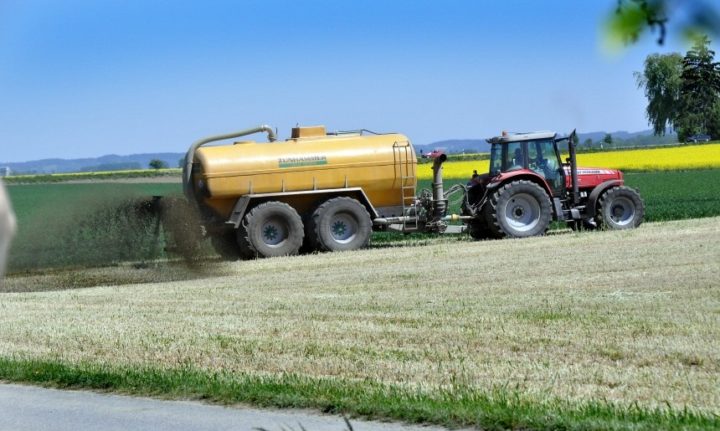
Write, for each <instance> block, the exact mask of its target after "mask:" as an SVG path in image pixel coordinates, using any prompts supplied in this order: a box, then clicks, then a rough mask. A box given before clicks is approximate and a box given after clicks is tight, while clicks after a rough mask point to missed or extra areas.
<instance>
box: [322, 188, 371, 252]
mask: <svg viewBox="0 0 720 431" xmlns="http://www.w3.org/2000/svg"><path fill="white" fill-rule="evenodd" d="M308 234H309V240H310V244H311V246H312V247H313V248H315V249H316V250H319V251H347V250H357V249H360V248H364V247H366V246H367V245H368V243H369V242H370V235H371V234H372V220H371V219H370V214H368V212H367V210H366V209H365V206H363V205H362V204H361V203H360V202H358V201H357V200H355V199H353V198H349V197H338V198H332V199H329V200H327V201H325V202H324V203H323V204H322V205H320V206H319V207H317V208H316V209H315V211H314V212H313V214H312V217H311V218H310V223H309V226H308Z"/></svg>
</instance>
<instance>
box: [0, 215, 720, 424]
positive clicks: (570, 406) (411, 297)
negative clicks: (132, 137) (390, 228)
mask: <svg viewBox="0 0 720 431" xmlns="http://www.w3.org/2000/svg"><path fill="white" fill-rule="evenodd" d="M719 227H720V218H706V219H699V220H698V219H696V220H686V221H676V222H663V223H655V224H645V225H643V226H642V227H641V228H640V229H638V230H634V231H615V232H590V233H587V232H586V233H579V234H577V233H570V232H566V233H558V234H553V235H549V236H547V237H543V238H532V239H528V240H515V241H513V240H508V241H484V242H473V241H468V240H467V239H458V238H452V237H446V238H444V239H440V240H437V241H435V242H432V243H430V244H423V245H420V244H418V243H402V244H387V245H386V246H385V247H382V248H375V249H369V250H363V251H357V252H351V253H334V254H324V255H308V256H300V257H293V258H277V259H268V260H258V261H247V262H241V263H238V264H236V263H213V262H208V263H207V264H206V265H204V266H201V267H196V268H194V269H187V268H183V267H176V266H170V267H167V266H162V267H160V268H141V269H136V268H133V267H130V266H119V267H110V268H100V269H92V270H75V271H66V272H62V271H61V272H56V273H48V274H45V275H43V276H38V275H30V276H15V277H11V278H10V279H8V280H7V282H6V289H7V290H20V291H21V290H33V289H42V288H43V287H48V286H52V285H53V284H57V285H63V284H66V283H67V282H68V281H69V280H76V281H77V280H82V279H83V278H88V279H89V280H90V285H93V284H92V280H96V279H102V278H104V279H115V280H119V281H120V280H128V281H126V282H119V283H117V284H113V285H109V286H106V287H95V288H90V289H79V290H78V289H74V290H61V291H46V292H24V293H5V294H3V295H1V296H0V307H1V308H2V313H1V314H0V358H1V359H0V380H11V381H31V382H39V383H42V384H50V385H55V386H60V387H88V388H97V389H101V390H115V391H121V392H127V393H140V394H154V395H159V396H164V397H179V398H196V399H204V400H210V401H216V402H221V403H229V404H232V403H236V402H250V403H254V404H259V405H265V406H279V407H290V406H291V407H311V408H317V409H320V410H323V411H332V412H344V413H346V414H351V415H360V416H368V417H382V418H391V419H400V420H407V421H413V422H432V423H438V424H444V425H449V426H473V427H477V428H479V429H507V428H513V429H548V430H549V429H597V430H605V429H647V430H654V429H717V428H718V427H720V419H719V418H718V414H720V408H719V406H720V390H719V389H718V388H720V344H718V343H717V340H718V339H720V290H718V280H720V265H719V264H718V262H720V229H719ZM396 245H403V247H397V246H396ZM132 278H135V281H134V282H132V281H129V280H131V279H132ZM143 278H144V279H143ZM141 281H142V283H140V284H138V283H139V282H141Z"/></svg>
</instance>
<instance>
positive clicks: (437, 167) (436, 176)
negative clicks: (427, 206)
mask: <svg viewBox="0 0 720 431" xmlns="http://www.w3.org/2000/svg"><path fill="white" fill-rule="evenodd" d="M446 160H447V155H445V153H439V154H437V155H435V156H433V166H432V170H433V183H432V190H433V219H434V220H439V219H442V218H443V217H445V214H446V213H447V199H445V196H444V193H445V192H444V190H443V177H442V165H443V163H445V161H446Z"/></svg>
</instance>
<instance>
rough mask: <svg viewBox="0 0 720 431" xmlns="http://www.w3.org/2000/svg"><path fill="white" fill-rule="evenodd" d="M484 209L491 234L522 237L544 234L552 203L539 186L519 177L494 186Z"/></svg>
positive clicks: (550, 214)
mask: <svg viewBox="0 0 720 431" xmlns="http://www.w3.org/2000/svg"><path fill="white" fill-rule="evenodd" d="M484 213H485V219H486V221H487V224H488V228H489V230H490V233H491V235H492V236H494V237H495V238H525V237H529V236H537V235H544V234H545V232H546V231H547V230H548V227H549V226H550V221H551V220H552V203H551V202H550V197H549V196H548V194H547V193H546V192H545V190H544V189H543V188H542V187H540V186H539V185H537V184H535V183H533V182H531V181H527V180H519V181H513V182H510V183H507V184H505V185H503V186H501V187H500V188H499V189H498V190H496V191H495V192H494V193H493V194H492V195H491V196H490V199H489V200H488V202H487V203H486V204H485V208H484Z"/></svg>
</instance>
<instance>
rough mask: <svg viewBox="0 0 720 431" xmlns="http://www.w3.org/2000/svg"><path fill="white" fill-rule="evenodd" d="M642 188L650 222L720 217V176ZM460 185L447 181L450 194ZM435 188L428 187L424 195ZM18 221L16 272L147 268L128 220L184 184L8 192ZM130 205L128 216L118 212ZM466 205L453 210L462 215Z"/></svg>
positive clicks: (151, 246)
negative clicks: (122, 265) (134, 207)
mask: <svg viewBox="0 0 720 431" xmlns="http://www.w3.org/2000/svg"><path fill="white" fill-rule="evenodd" d="M626 180H627V183H628V184H629V185H630V186H632V187H637V188H639V190H640V192H641V195H642V196H643V199H644V200H645V204H646V207H647V211H646V216H645V219H646V221H649V222H650V221H664V220H677V219H687V218H698V217H712V216H717V215H720V170H699V171H687V172H650V173H631V174H627V175H626ZM456 182H464V180H463V181H458V180H448V181H447V184H446V187H450V186H451V185H452V184H454V183H456ZM422 188H430V182H429V181H421V182H420V185H419V187H418V189H422ZM8 190H9V193H10V198H11V200H12V202H13V205H14V207H15V211H16V213H17V217H18V221H19V234H18V237H17V240H16V241H15V242H14V244H13V248H12V251H11V255H10V263H9V270H10V271H11V272H17V271H24V270H32V269H38V268H49V267H66V266H88V265H107V264H114V263H118V262H122V261H133V262H143V261H147V260H151V259H153V258H155V257H163V256H164V253H163V248H164V243H163V242H162V235H161V234H160V235H159V238H160V242H158V241H156V240H155V238H156V235H155V231H154V230H155V228H156V226H155V225H153V224H152V223H149V224H148V223H144V222H142V221H141V220H138V219H137V218H135V217H132V215H133V214H132V213H128V212H127V205H130V204H132V203H133V202H137V201H138V200H139V199H142V198H144V197H150V196H153V195H164V196H168V195H179V194H180V193H181V187H180V184H179V183H156V182H145V183H144V182H137V183H57V184H55V183H53V184H29V185H9V186H8ZM123 205H125V207H124V209H125V211H119V210H118V207H122V206H123ZM458 209H459V202H458V201H457V200H456V201H455V202H454V204H453V205H451V210H454V211H458ZM398 238H402V239H403V240H410V241H413V240H415V241H432V240H433V237H432V236H428V235H414V236H412V235H411V236H408V237H406V236H403V235H388V234H383V233H380V234H376V235H375V239H374V241H375V243H376V244H378V245H379V246H385V245H386V243H387V242H388V241H393V240H396V239H398Z"/></svg>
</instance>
